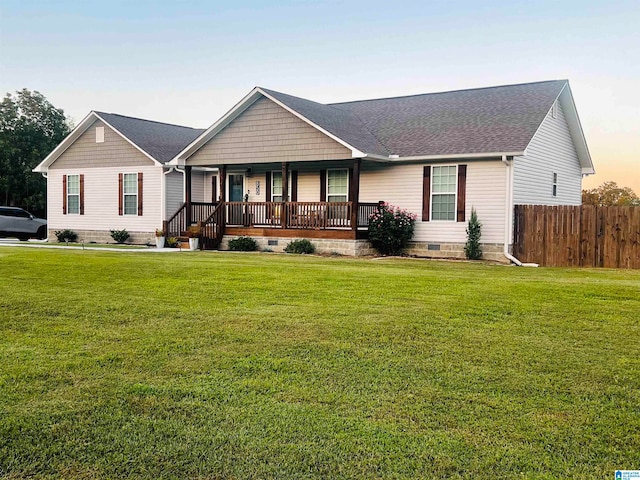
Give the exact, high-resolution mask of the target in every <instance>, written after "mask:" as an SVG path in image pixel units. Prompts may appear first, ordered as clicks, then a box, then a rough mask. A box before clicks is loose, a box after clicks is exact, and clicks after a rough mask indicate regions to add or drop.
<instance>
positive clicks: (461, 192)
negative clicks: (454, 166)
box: [456, 165, 467, 222]
mask: <svg viewBox="0 0 640 480" xmlns="http://www.w3.org/2000/svg"><path fill="white" fill-rule="evenodd" d="M466 195H467V166H466V165H458V201H457V208H456V220H457V221H458V222H464V218H465V213H464V212H465V208H466V206H465V200H466Z"/></svg>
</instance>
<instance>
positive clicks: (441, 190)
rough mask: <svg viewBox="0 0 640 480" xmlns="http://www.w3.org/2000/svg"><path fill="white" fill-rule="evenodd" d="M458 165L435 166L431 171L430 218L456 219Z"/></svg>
mask: <svg viewBox="0 0 640 480" xmlns="http://www.w3.org/2000/svg"><path fill="white" fill-rule="evenodd" d="M457 177H458V167H457V166H455V165H453V166H452V165H445V166H435V167H433V168H432V173H431V220H449V221H454V222H455V220H456V187H457V185H456V184H457Z"/></svg>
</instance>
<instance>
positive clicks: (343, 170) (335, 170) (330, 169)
mask: <svg viewBox="0 0 640 480" xmlns="http://www.w3.org/2000/svg"><path fill="white" fill-rule="evenodd" d="M329 172H346V173H347V191H346V192H345V193H344V194H342V193H341V194H340V195H336V194H333V195H332V194H330V193H329ZM349 176H350V175H349V169H348V168H328V169H327V175H326V177H327V178H326V179H325V188H326V192H327V198H326V200H325V201H326V202H331V200H329V198H330V197H338V196H340V197H342V196H345V197H347V199H346V200H344V201H345V202H348V201H349V191H350V190H349V189H350V187H351V185H350V183H349ZM340 201H342V200H340Z"/></svg>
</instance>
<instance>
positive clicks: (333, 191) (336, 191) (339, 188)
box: [327, 168, 349, 202]
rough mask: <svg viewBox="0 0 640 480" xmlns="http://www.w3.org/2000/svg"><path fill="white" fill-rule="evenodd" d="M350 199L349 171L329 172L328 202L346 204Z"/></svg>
mask: <svg viewBox="0 0 640 480" xmlns="http://www.w3.org/2000/svg"><path fill="white" fill-rule="evenodd" d="M348 198H349V170H347V169H346V168H345V169H340V170H327V201H328V202H346V201H347V200H348Z"/></svg>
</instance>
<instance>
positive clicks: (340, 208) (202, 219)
mask: <svg viewBox="0 0 640 480" xmlns="http://www.w3.org/2000/svg"><path fill="white" fill-rule="evenodd" d="M378 208H379V203H377V202H376V203H359V204H358V216H357V221H358V224H357V228H366V227H367V225H368V223H369V216H370V215H371V214H372V213H374V212H376V211H377V210H378ZM352 212H353V203H352V202H216V203H204V202H193V203H191V222H190V224H187V206H186V204H182V205H181V206H180V208H179V209H178V210H177V211H176V213H175V214H174V215H173V216H172V217H171V218H170V219H169V220H167V221H166V222H164V226H163V229H164V232H165V235H166V236H167V237H180V236H181V235H183V234H184V233H185V232H186V231H187V230H188V229H189V227H190V226H191V225H198V226H199V227H200V231H201V237H202V247H203V248H205V249H211V248H216V247H217V246H218V245H219V244H220V242H221V241H222V236H223V235H224V229H225V227H226V226H227V225H229V226H236V227H237V226H245V227H271V228H290V229H300V230H328V229H349V228H352V227H351V220H352Z"/></svg>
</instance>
